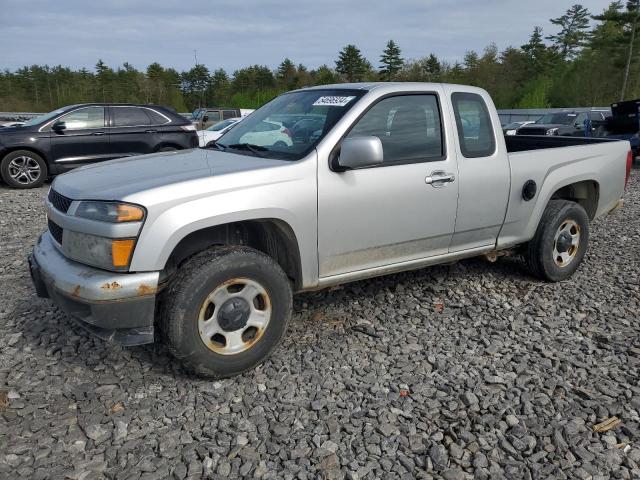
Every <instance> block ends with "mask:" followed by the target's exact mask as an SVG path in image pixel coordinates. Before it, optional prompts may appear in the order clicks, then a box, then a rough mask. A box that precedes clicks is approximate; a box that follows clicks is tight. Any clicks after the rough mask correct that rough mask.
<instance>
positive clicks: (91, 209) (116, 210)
mask: <svg viewBox="0 0 640 480" xmlns="http://www.w3.org/2000/svg"><path fill="white" fill-rule="evenodd" d="M75 215H76V217H82V218H87V219H89V220H97V221H99V222H110V223H121V222H140V221H142V220H143V219H144V216H145V210H144V208H143V207H140V206H138V205H132V204H130V203H118V202H80V204H79V205H78V207H77V208H76V211H75Z"/></svg>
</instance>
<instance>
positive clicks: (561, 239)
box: [553, 220, 580, 268]
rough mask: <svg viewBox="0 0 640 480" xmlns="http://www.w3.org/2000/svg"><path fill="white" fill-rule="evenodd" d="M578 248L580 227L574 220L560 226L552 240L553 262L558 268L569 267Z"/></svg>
mask: <svg viewBox="0 0 640 480" xmlns="http://www.w3.org/2000/svg"><path fill="white" fill-rule="evenodd" d="M579 248H580V225H578V223H577V222H576V221H574V220H565V221H564V222H562V223H561V224H560V227H559V228H558V230H557V231H556V234H555V237H554V239H553V261H554V263H555V264H556V265H557V266H558V267H560V268H564V267H567V266H569V265H570V264H571V263H572V262H573V260H574V259H575V258H576V255H577V253H578V250H579Z"/></svg>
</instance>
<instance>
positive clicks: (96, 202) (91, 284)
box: [30, 83, 631, 377]
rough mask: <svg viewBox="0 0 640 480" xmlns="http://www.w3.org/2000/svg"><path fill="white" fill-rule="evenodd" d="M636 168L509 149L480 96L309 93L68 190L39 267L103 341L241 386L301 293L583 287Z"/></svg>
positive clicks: (572, 152)
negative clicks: (436, 285) (433, 285)
mask: <svg viewBox="0 0 640 480" xmlns="http://www.w3.org/2000/svg"><path fill="white" fill-rule="evenodd" d="M273 125H276V127H277V129H278V130H279V131H280V132H285V131H287V132H289V134H290V135H291V138H292V141H290V142H283V141H278V140H277V139H278V138H279V137H278V136H273V134H272V130H273V128H274V127H273ZM283 128H284V129H283ZM287 135H288V134H287ZM630 167H631V156H630V153H629V143H628V142H624V141H605V140H601V139H580V138H571V137H566V138H564V137H535V136H511V137H506V138H505V137H504V136H503V134H502V130H501V128H500V122H499V119H498V114H497V112H496V109H495V107H494V105H493V102H492V101H491V98H490V97H489V95H488V94H487V93H486V92H485V91H484V90H481V89H478V88H473V87H465V86H461V85H443V84H430V83H374V84H344V85H329V86H322V87H315V88H307V89H302V90H297V91H293V92H289V93H286V94H284V95H281V96H279V97H277V98H276V99H274V100H273V101H271V102H270V103H268V104H267V105H265V106H264V107H262V108H261V109H259V110H257V111H256V112H254V113H253V114H252V115H251V116H250V117H248V118H246V119H245V120H244V121H242V122H239V123H238V124H237V125H236V126H234V127H233V128H232V129H231V130H229V131H228V132H227V133H226V134H225V135H224V136H223V137H222V138H221V139H220V140H219V141H217V143H216V144H215V145H214V146H212V147H210V148H207V149H196V150H189V151H179V152H167V153H158V154H152V155H146V156H140V157H136V158H132V159H120V160H114V161H110V162H106V163H101V164H100V165H90V166H86V167H83V168H80V169H77V170H75V171H73V172H71V173H68V174H65V175H62V176H59V177H57V178H56V179H55V181H54V182H53V184H52V186H51V189H50V191H49V194H48V196H47V199H46V209H47V216H48V230H47V231H46V232H45V233H44V234H43V235H42V236H41V237H40V239H39V240H38V242H37V244H36V245H35V247H34V250H33V254H32V255H31V256H30V266H31V272H32V277H33V279H34V284H35V286H36V290H37V292H38V294H39V295H40V296H43V297H49V298H51V299H53V301H54V302H55V303H56V304H57V305H58V306H59V307H60V308H62V309H63V310H64V311H66V312H67V313H69V314H70V316H72V317H73V318H75V319H77V320H79V322H80V323H81V324H82V325H83V326H85V327H86V328H87V329H88V330H90V331H91V332H93V333H94V334H97V335H98V336H100V337H102V338H105V339H107V340H111V341H114V342H119V343H121V344H125V345H135V344H142V343H148V342H152V341H153V340H154V338H155V336H156V333H159V334H161V335H162V337H163V339H164V341H165V342H166V343H167V344H168V346H169V348H170V350H171V352H172V353H173V354H174V355H175V356H176V357H177V358H179V359H182V361H183V362H184V363H185V364H186V365H187V366H189V367H190V368H191V369H193V370H194V371H195V372H197V373H198V374H200V375H204V376H211V377H224V376H230V375H234V374H238V373H240V372H243V371H245V370H247V369H250V368H252V367H253V366H255V365H257V364H258V363H260V362H262V361H263V360H264V359H265V358H267V357H268V355H269V354H270V353H271V352H272V351H273V350H274V348H275V347H276V346H277V344H278V343H279V341H280V340H281V339H282V337H283V335H284V333H285V331H286V328H287V324H288V322H289V319H290V317H291V309H292V293H293V292H300V291H305V290H315V289H321V288H324V287H328V286H331V285H337V284H341V283H345V282H351V281H354V280H360V279H364V278H367V277H372V276H376V275H383V274H387V273H392V272H399V271H402V270H409V269H417V268H422V267H425V266H428V265H434V264H439V263H445V262H452V261H455V260H459V259H463V258H467V257H472V256H476V255H489V256H492V257H495V256H497V255H499V254H503V253H505V252H514V253H518V254H521V255H522V256H523V257H524V259H525V261H526V263H527V264H528V266H529V268H530V270H531V272H532V273H533V274H534V275H536V276H538V277H540V278H542V279H546V280H548V281H561V280H565V279H568V278H569V277H570V276H571V275H572V274H573V273H574V272H575V271H576V269H577V268H578V266H579V264H580V262H581V261H582V259H583V257H584V255H585V253H586V251H587V243H588V241H589V222H590V221H592V220H594V219H595V218H598V217H600V216H602V215H605V214H607V213H609V212H611V211H612V210H614V209H615V208H616V207H618V206H619V205H620V204H621V198H622V196H623V191H624V188H625V183H626V180H627V179H628V176H629V170H630Z"/></svg>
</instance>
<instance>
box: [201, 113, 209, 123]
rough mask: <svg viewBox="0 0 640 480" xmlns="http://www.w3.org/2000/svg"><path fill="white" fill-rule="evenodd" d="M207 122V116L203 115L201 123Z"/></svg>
mask: <svg viewBox="0 0 640 480" xmlns="http://www.w3.org/2000/svg"><path fill="white" fill-rule="evenodd" d="M208 121H209V115H205V116H204V117H202V122H203V123H205V122H208Z"/></svg>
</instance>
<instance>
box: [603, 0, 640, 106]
mask: <svg viewBox="0 0 640 480" xmlns="http://www.w3.org/2000/svg"><path fill="white" fill-rule="evenodd" d="M593 18H594V19H595V20H600V21H602V22H612V23H614V24H616V25H618V26H619V27H620V29H621V31H622V38H620V39H617V40H618V41H619V42H620V43H623V44H624V45H625V47H624V48H625V49H626V60H625V67H624V74H623V80H622V88H621V90H620V100H621V101H622V100H624V98H625V96H626V94H627V85H628V83H629V72H630V71H631V62H632V60H633V55H634V49H635V48H636V43H637V41H638V37H639V35H638V28H639V27H640V0H629V1H627V4H626V9H624V10H623V9H622V4H621V2H613V3H612V4H611V5H610V6H609V9H608V10H606V11H605V12H604V13H603V14H602V15H596V16H594V17H593Z"/></svg>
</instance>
